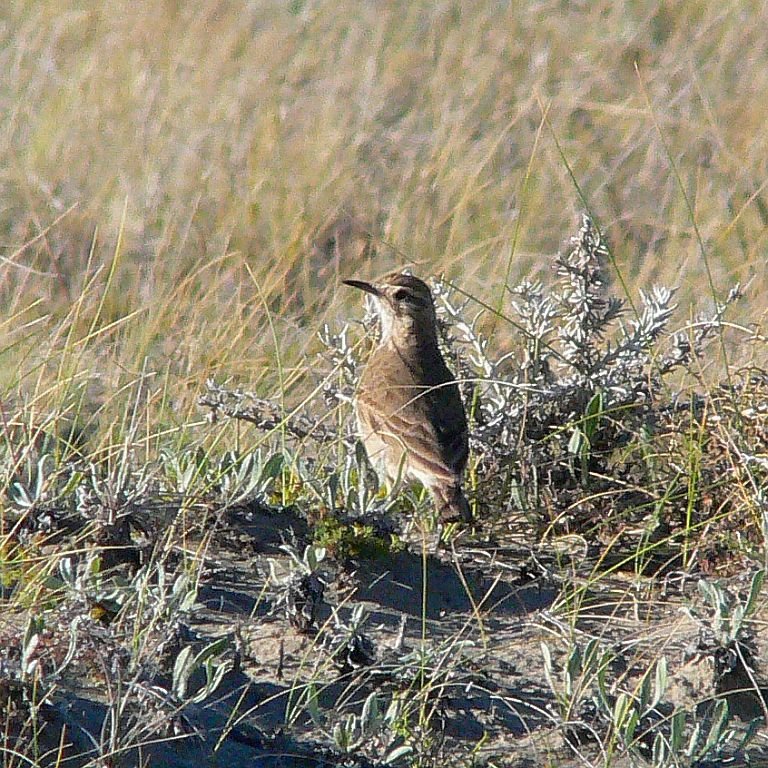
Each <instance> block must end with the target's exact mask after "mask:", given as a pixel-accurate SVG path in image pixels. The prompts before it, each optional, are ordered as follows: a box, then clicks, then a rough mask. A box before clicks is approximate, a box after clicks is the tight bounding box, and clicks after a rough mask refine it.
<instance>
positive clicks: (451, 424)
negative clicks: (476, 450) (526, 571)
mask: <svg viewBox="0 0 768 768" xmlns="http://www.w3.org/2000/svg"><path fill="white" fill-rule="evenodd" d="M344 282H345V283H346V284H347V285H351V286H353V287H355V288H360V289H361V290H364V291H366V292H367V293H370V294H371V295H373V296H374V299H375V302H376V308H377V311H378V315H379V319H380V322H381V339H380V340H379V344H378V346H377V347H376V349H375V350H374V352H373V354H372V355H371V358H370V360H369V361H368V364H367V366H366V368H365V371H364V373H363V375H362V377H361V379H360V384H359V386H358V390H357V398H356V412H357V423H358V431H359V434H360V438H361V440H362V441H363V443H364V445H365V449H366V452H367V454H368V458H369V459H370V460H371V463H372V464H374V466H376V467H377V468H379V469H380V470H382V471H383V474H385V475H386V477H387V478H388V479H389V480H390V481H391V480H395V479H397V478H398V477H402V478H403V479H404V480H406V481H409V480H419V481H420V482H421V483H423V485H424V486H425V487H426V488H428V489H429V491H430V493H431V494H432V496H433V498H434V500H435V505H436V507H437V510H438V512H439V514H440V517H441V519H444V520H446V519H455V518H460V519H462V520H468V519H469V518H470V510H469V504H468V503H467V500H466V498H465V497H464V494H463V492H462V490H461V475H462V472H463V471H464V468H465V467H466V464H467V455H468V444H467V419H466V416H465V413H464V406H463V404H462V402H461V396H460V395H459V388H458V386H457V384H456V380H455V379H454V377H453V375H452V374H451V372H450V371H449V370H448V367H447V366H446V364H445V361H444V360H443V356H442V355H441V353H440V349H439V347H438V344H437V323H436V317H435V307H434V303H433V301H432V294H431V292H430V290H429V287H428V286H427V285H426V283H424V282H423V281H421V280H419V279H418V278H417V277H413V276H412V275H404V274H400V273H397V272H395V273H392V274H389V275H386V276H385V277H383V278H381V279H380V280H378V281H376V282H375V283H364V282H361V281H359V280H345V281H344Z"/></svg>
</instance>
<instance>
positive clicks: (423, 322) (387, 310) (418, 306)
mask: <svg viewBox="0 0 768 768" xmlns="http://www.w3.org/2000/svg"><path fill="white" fill-rule="evenodd" d="M344 283H345V284H346V285H351V286H352V287H353V288H359V289H360V290H362V291H365V292H366V293H369V294H371V296H373V298H374V302H375V305H376V311H377V313H378V315H379V320H380V321H381V341H382V343H383V342H386V341H389V340H390V339H393V340H394V341H395V342H396V343H397V342H398V341H404V342H405V341H413V340H416V341H432V340H434V339H435V336H436V327H435V326H436V316H435V304H434V302H433V301H432V292H431V291H430V290H429V286H428V285H427V284H426V283H425V282H424V281H423V280H419V278H418V277H414V276H413V275H406V274H403V273H402V272H391V273H390V274H388V275H384V277H381V278H379V279H378V280H376V281H375V282H372V283H367V282H364V281H362V280H344Z"/></svg>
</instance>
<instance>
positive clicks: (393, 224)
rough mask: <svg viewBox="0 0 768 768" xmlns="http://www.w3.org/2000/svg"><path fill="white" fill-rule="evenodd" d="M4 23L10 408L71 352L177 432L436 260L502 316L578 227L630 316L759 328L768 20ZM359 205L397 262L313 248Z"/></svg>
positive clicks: (83, 12)
mask: <svg viewBox="0 0 768 768" xmlns="http://www.w3.org/2000/svg"><path fill="white" fill-rule="evenodd" d="M3 16H4V19H3V23H2V26H0V36H1V42H2V45H0V71H2V72H4V73H5V75H4V76H3V81H2V90H1V91H0V107H2V111H3V113H4V114H5V115H7V118H6V120H5V123H4V128H3V131H2V133H1V134H0V158H1V162H0V167H1V168H2V169H3V171H2V175H0V189H1V190H2V200H3V206H2V210H0V231H1V232H2V236H1V237H2V241H1V243H2V246H3V255H4V257H5V259H6V261H5V262H4V264H3V266H2V268H1V271H0V279H1V281H2V282H1V283H0V290H1V291H2V296H3V303H4V305H5V306H6V308H7V314H6V317H8V318H10V319H7V320H6V321H5V322H4V323H3V325H2V331H1V332H2V342H1V343H2V350H3V351H2V362H3V366H2V367H3V369H4V373H3V376H2V379H3V387H4V389H5V391H6V393H8V394H10V392H11V391H13V390H16V391H18V388H17V385H18V384H19V383H21V387H20V389H21V391H23V392H25V393H26V394H27V395H29V393H35V394H36V395H37V396H38V398H39V402H40V404H41V405H42V404H43V402H44V401H46V402H47V404H50V402H51V398H50V394H49V388H50V387H51V386H54V387H55V388H57V389H60V387H61V380H60V379H59V375H60V374H61V373H62V371H61V370H60V366H58V365H56V364H53V365H52V364H51V362H52V360H57V359H59V358H60V357H61V356H62V355H64V356H67V355H69V357H70V358H71V368H70V369H69V370H68V371H66V373H67V374H68V375H69V376H70V377H71V376H78V375H79V376H80V377H81V378H80V379H79V380H78V385H82V384H83V381H84V380H86V379H88V380H89V381H90V385H89V386H90V390H91V393H90V394H89V395H88V396H87V399H89V400H92V401H94V402H95V403H96V404H97V406H99V405H102V404H103V403H104V402H105V400H106V399H109V398H110V397H114V393H115V392H116V391H118V389H119V387H120V386H124V385H126V384H128V383H130V382H132V381H135V380H136V379H137V377H139V376H140V375H141V372H142V371H144V372H154V373H155V375H154V378H153V382H154V384H153V386H154V387H155V388H158V387H159V384H160V382H163V385H162V386H161V387H159V388H160V389H162V390H163V393H164V394H163V397H162V400H163V403H162V405H163V407H164V408H166V407H167V406H168V405H171V404H173V405H174V408H175V409H177V412H178V413H180V414H181V415H182V419H183V418H186V417H187V416H188V415H189V413H190V410H189V409H190V406H191V403H192V402H193V400H194V396H195V394H196V392H197V390H198V388H199V385H200V383H201V382H202V381H203V380H204V379H205V378H206V377H207V376H209V375H216V376H218V377H224V376H227V375H231V376H234V377H235V378H236V380H237V381H241V382H247V383H249V384H253V385H255V386H259V387H261V388H263V389H264V390H271V389H272V388H273V387H275V386H276V385H277V384H278V383H277V381H276V378H277V377H276V376H275V375H274V368H275V366H274V361H275V358H276V355H277V354H280V355H281V356H283V358H284V361H285V363H286V364H287V365H288V366H289V367H290V366H295V365H300V364H301V355H302V352H303V351H304V350H305V349H306V348H307V347H308V346H312V345H313V343H314V342H313V330H314V329H315V328H316V327H317V326H318V325H319V321H320V320H321V319H322V318H327V317H330V318H337V317H338V316H340V315H343V314H346V313H347V312H348V311H349V309H350V307H351V306H352V305H353V303H354V301H355V297H351V296H347V295H346V294H345V293H339V295H338V296H337V295H336V290H337V285H338V277H339V276H340V275H342V276H345V275H349V274H353V273H357V274H362V275H371V274H376V273H380V272H382V271H384V270H385V269H388V268H390V267H392V266H393V265H401V264H404V263H414V264H415V265H416V267H417V269H418V271H419V272H420V273H423V274H430V273H439V272H444V273H446V274H447V275H448V276H449V277H451V278H454V279H457V280H458V281H459V282H460V284H461V286H462V287H463V288H464V289H465V290H467V291H469V292H471V293H473V294H474V295H476V296H478V297H479V298H480V299H482V300H484V301H488V302H490V303H492V304H494V305H497V304H498V302H499V301H501V299H502V293H503V284H504V281H505V279H506V278H507V277H508V278H509V281H511V282H512V283H515V282H517V281H518V280H519V279H521V278H523V277H525V276H536V275H541V274H543V275H546V274H547V273H548V272H549V269H550V267H549V264H550V260H549V258H548V257H549V255H550V254H552V253H553V252H554V251H556V250H557V249H558V248H559V247H560V245H561V241H562V239H563V236H564V233H567V232H569V231H571V229H572V226H573V222H574V221H575V220H576V214H577V212H578V211H580V210H583V209H584V208H585V207H586V208H589V210H590V211H591V212H592V214H593V216H594V218H595V220H596V221H597V222H598V223H599V225H600V226H601V228H602V229H603V230H604V231H605V233H606V235H607V237H608V239H609V241H610V242H611V243H612V246H613V253H614V256H615V259H616V266H617V268H618V270H619V271H620V274H621V276H622V278H623V279H624V280H626V281H627V284H628V287H629V288H630V291H632V292H633V295H636V294H635V289H636V287H637V286H648V285H649V284H650V283H651V282H654V281H659V282H663V283H665V284H668V285H679V286H680V288H681V294H680V296H681V299H682V302H683V305H684V306H686V305H687V304H688V303H689V302H690V301H691V300H695V301H696V304H697V306H701V304H702V303H706V302H708V301H711V296H712V290H713V288H714V290H715V292H716V293H717V294H718V295H719V296H722V295H723V294H724V292H725V291H726V290H727V287H728V285H729V284H730V283H731V282H733V281H735V280H737V279H738V280H741V281H744V282H746V281H749V280H752V281H753V282H752V283H751V289H750V295H751V297H752V303H751V309H750V313H749V314H750V315H751V316H752V317H756V316H758V315H759V314H760V313H761V312H763V311H764V309H765V306H764V299H763V296H765V295H766V288H767V287H768V286H766V283H765V280H766V278H765V268H764V267H765V264H764V252H765V248H766V232H767V231H768V229H767V228H766V223H767V222H768V207H767V205H768V203H766V191H765V189H764V187H765V185H766V182H767V180H768V161H767V160H766V158H768V146H766V143H767V142H768V134H766V132H765V131H764V130H762V127H763V126H764V125H765V124H766V122H768V114H766V112H767V111H768V99H765V98H762V97H761V94H763V95H764V94H765V93H766V92H768V44H766V41H765V35H764V34H763V33H762V29H763V26H764V25H763V24H761V23H760V19H762V20H763V21H765V20H766V17H767V14H766V8H765V4H764V3H761V2H747V3H745V2H739V3H731V4H730V5H729V6H727V7H726V8H723V7H722V5H718V4H715V3H712V2H704V1H703V0H702V1H700V2H696V3H688V4H686V5H685V6H684V7H682V6H681V7H676V8H672V7H671V6H670V4H667V3H661V2H656V1H653V2H629V1H627V2H624V3H620V4H616V3H608V2H597V3H584V4H581V3H570V4H566V3H557V2H544V3H537V4H523V5H521V4H509V5H506V4H498V5H495V4H494V5H491V4H484V3H478V4H475V5H474V6H462V7H460V6H458V5H455V4H451V3H437V4H426V5H413V4H410V3H394V4H392V3H391V4H387V6H386V8H382V6H381V5H380V4H377V3H354V4H351V5H349V4H348V5H346V6H345V5H344V4H342V5H339V4H338V3H313V2H308V3H301V2H295V3H291V4H287V5H284V4H268V3H267V4H264V3H249V4H234V5H231V4H227V3H220V2H212V1H211V2H205V1H203V2H196V3H187V4H183V5H182V6H181V10H179V8H178V7H177V5H176V4H175V3H154V4H152V5H151V6H143V7H137V6H136V5H135V4H134V3H127V2H119V0H113V1H112V2H109V3H102V4H99V6H98V8H96V7H93V8H92V7H90V6H89V5H88V4H85V5H84V4H81V3H78V2H75V0H71V1H70V2H65V3H63V4H62V3H61V2H56V3H51V2H14V3H11V4H10V7H7V8H6V9H5V10H4V11H3ZM665 145H666V146H665ZM340 212H347V213H349V214H351V215H352V216H355V217H357V219H358V221H359V222H360V225H361V226H362V227H363V228H366V229H368V230H369V231H370V232H372V233H373V234H374V236H375V237H376V238H382V239H383V240H384V241H386V243H389V244H391V246H392V247H389V246H388V245H385V244H382V243H379V244H378V245H377V247H376V249H375V252H374V253H372V254H371V253H369V252H363V251H361V250H357V249H355V248H353V247H348V248H346V249H345V248H344V247H343V243H342V247H341V248H339V249H338V250H337V251H334V252H331V253H328V252H327V251H326V253H323V252H322V251H321V250H317V249H316V250H315V251H314V252H313V251H312V249H311V243H312V240H313V236H314V235H315V233H317V231H318V230H320V229H321V228H322V227H323V226H326V225H327V224H328V223H329V222H332V221H334V220H335V219H336V218H337V217H339V215H340ZM697 233H700V235H701V242H699V241H698V236H697ZM708 269H709V270H710V271H711V278H712V283H711V284H710V282H709V279H708V276H707V270H708ZM109 274H111V278H110V279H108V275H109ZM268 313H271V314H272V315H273V320H274V323H275V326H276V334H277V336H278V338H279V350H277V349H276V343H275V340H274V338H273V336H272V334H271V332H270V330H269V324H268V321H267V315H268ZM35 321H36V322H35ZM30 345H32V346H33V347H34V350H33V351H32V352H30V350H29V347H30ZM77 345H79V346H78V349H77V352H73V347H75V346H77ZM166 377H167V378H166ZM67 388H71V385H70V384H68V385H67ZM63 399H64V400H66V398H63ZM114 418H115V417H114V416H113V417H111V418H106V422H107V424H109V423H111V421H112V420H113V419H114ZM167 418H168V416H167V414H165V416H164V417H163V420H164V421H166V420H167ZM103 426H104V425H103V424H101V425H100V427H99V429H102V428H103Z"/></svg>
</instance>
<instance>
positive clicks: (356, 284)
mask: <svg viewBox="0 0 768 768" xmlns="http://www.w3.org/2000/svg"><path fill="white" fill-rule="evenodd" d="M341 282H342V283H344V285H351V286H352V287H353V288H359V289H360V290H361V291H365V292H366V293H372V294H373V295H374V296H381V291H380V290H379V289H378V288H377V287H376V286H375V285H372V284H371V283H366V282H363V281H362V280H342V281H341Z"/></svg>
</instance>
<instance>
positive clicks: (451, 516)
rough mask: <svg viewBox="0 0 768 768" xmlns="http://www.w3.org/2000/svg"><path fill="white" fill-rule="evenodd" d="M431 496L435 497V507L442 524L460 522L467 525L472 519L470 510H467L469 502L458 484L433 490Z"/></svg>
mask: <svg viewBox="0 0 768 768" xmlns="http://www.w3.org/2000/svg"><path fill="white" fill-rule="evenodd" d="M432 494H433V495H434V497H435V505H436V506H437V512H438V514H439V515H440V520H441V521H442V522H444V523H451V522H456V521H461V522H463V523H468V522H469V521H470V520H471V519H472V510H471V509H470V508H469V502H468V501H467V498H466V496H464V492H463V491H462V490H461V485H460V484H459V483H456V484H455V485H444V486H440V487H439V488H433V489H432Z"/></svg>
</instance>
